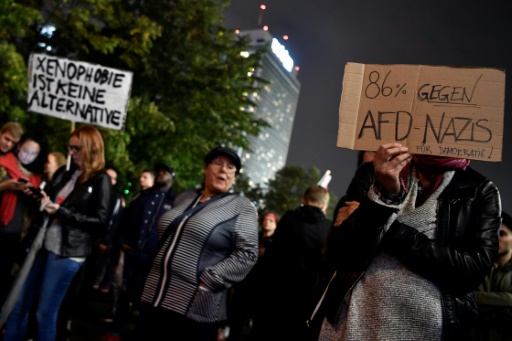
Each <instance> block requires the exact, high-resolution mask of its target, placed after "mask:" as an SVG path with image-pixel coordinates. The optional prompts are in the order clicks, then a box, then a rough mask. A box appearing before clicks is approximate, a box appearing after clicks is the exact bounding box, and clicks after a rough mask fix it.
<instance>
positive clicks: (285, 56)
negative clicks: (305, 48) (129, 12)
mask: <svg viewBox="0 0 512 341" xmlns="http://www.w3.org/2000/svg"><path fill="white" fill-rule="evenodd" d="M271 48H272V52H274V54H275V55H276V57H277V58H278V59H279V60H280V61H281V63H282V64H283V66H284V68H285V69H286V70H287V71H288V72H292V69H293V59H292V57H290V53H289V52H288V50H287V49H286V48H285V47H284V46H283V45H282V44H281V43H280V42H279V41H278V40H277V39H276V38H273V39H272V45H271Z"/></svg>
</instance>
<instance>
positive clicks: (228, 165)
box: [212, 159, 236, 174]
mask: <svg viewBox="0 0 512 341" xmlns="http://www.w3.org/2000/svg"><path fill="white" fill-rule="evenodd" d="M212 165H213V166H214V167H215V168H217V169H222V167H223V166H226V171H227V172H228V173H230V174H233V173H235V172H236V167H235V165H234V164H232V163H230V162H224V161H222V160H219V159H215V160H213V161H212Z"/></svg>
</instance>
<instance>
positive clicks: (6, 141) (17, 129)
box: [0, 122, 23, 156]
mask: <svg viewBox="0 0 512 341" xmlns="http://www.w3.org/2000/svg"><path fill="white" fill-rule="evenodd" d="M21 135H23V128H22V127H21V126H20V124H19V123H18V122H7V123H6V124H4V125H3V126H2V129H0V156H2V155H5V154H7V153H8V152H9V151H11V149H12V148H14V146H15V145H16V143H18V141H19V140H20V138H21Z"/></svg>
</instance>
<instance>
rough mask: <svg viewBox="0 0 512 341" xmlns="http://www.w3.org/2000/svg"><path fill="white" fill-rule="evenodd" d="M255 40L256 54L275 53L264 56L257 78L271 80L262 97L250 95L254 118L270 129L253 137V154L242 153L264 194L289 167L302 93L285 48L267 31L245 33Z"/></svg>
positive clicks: (248, 173) (249, 174)
mask: <svg viewBox="0 0 512 341" xmlns="http://www.w3.org/2000/svg"><path fill="white" fill-rule="evenodd" d="M240 35H245V36H249V37H250V38H251V48H252V49H254V50H256V49H259V48H261V47H263V46H265V45H267V44H270V46H271V49H270V50H269V51H268V52H267V53H266V54H265V55H264V56H263V58H262V61H261V65H260V67H259V68H258V69H257V70H255V71H254V73H255V75H257V76H258V77H260V78H262V79H264V80H267V81H268V82H269V83H268V84H263V85H262V90H260V92H259V93H258V94H250V95H249V97H250V99H251V100H252V101H253V102H254V103H256V105H257V107H256V108H255V109H254V111H253V112H252V114H253V115H254V116H255V117H256V118H259V119H263V120H265V121H266V122H267V123H269V125H270V127H268V128H263V129H262V130H261V132H260V134H259V136H257V137H256V136H250V138H249V142H250V149H251V150H250V151H247V150H244V151H243V152H242V155H241V156H242V162H243V165H244V169H243V172H244V174H245V175H246V176H247V177H248V178H249V179H250V181H251V182H250V184H251V185H253V186H254V185H256V184H259V185H260V186H261V187H262V188H263V189H264V190H266V188H267V182H268V180H270V179H273V178H274V176H275V173H276V172H277V171H278V170H280V169H281V168H283V167H284V166H285V164H286V157H287V155H288V148H289V146H290V139H291V136H292V130H293V122H294V119H295V112H296V109H297V103H298V100H299V93H300V82H299V81H298V80H297V71H296V70H295V69H294V65H293V64H294V63H293V60H292V58H291V57H290V55H289V54H288V51H287V50H286V49H285V47H284V46H283V45H282V44H281V43H279V41H278V40H277V39H276V38H274V37H272V35H271V34H270V33H269V32H268V31H265V30H251V31H242V32H240Z"/></svg>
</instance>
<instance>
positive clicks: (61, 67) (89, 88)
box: [28, 53, 133, 130]
mask: <svg viewBox="0 0 512 341" xmlns="http://www.w3.org/2000/svg"><path fill="white" fill-rule="evenodd" d="M132 76H133V74H132V72H127V71H121V70H116V69H112V68H108V67H104V66H101V65H94V64H90V63H86V62H79V61H73V60H69V59H66V58H58V57H54V56H48V55H45V54H37V53H36V54H31V55H30V59H29V84H28V110H29V111H32V112H36V113H40V114H44V115H50V116H54V117H58V118H62V119H65V120H70V121H73V122H84V123H89V124H94V125H98V126H102V127H105V128H110V129H116V130H121V129H124V125H125V122H126V111H127V108H128V103H129V100H130V91H131V87H132Z"/></svg>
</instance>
